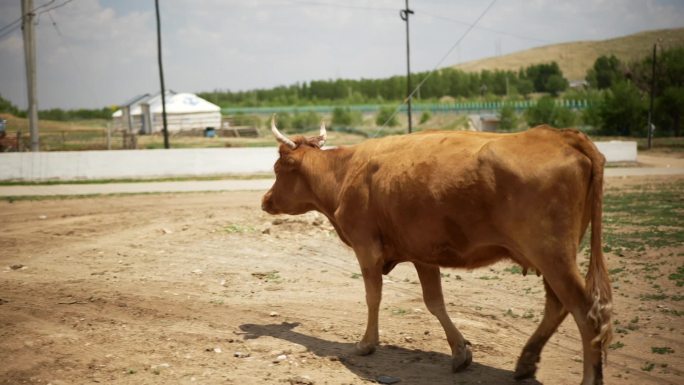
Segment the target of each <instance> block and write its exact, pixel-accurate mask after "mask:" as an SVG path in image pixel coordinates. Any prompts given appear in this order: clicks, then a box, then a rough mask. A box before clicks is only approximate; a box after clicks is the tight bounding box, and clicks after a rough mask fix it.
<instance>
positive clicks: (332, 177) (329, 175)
mask: <svg viewBox="0 0 684 385" xmlns="http://www.w3.org/2000/svg"><path fill="white" fill-rule="evenodd" d="M353 153H354V150H353V148H349V147H341V148H336V149H332V150H324V151H315V152H312V153H311V154H310V156H309V157H307V158H308V159H307V162H306V163H307V169H308V172H307V178H308V181H309V186H310V187H311V191H312V193H313V195H314V202H313V204H314V206H316V208H317V210H318V211H320V212H321V213H323V214H325V215H326V216H327V217H328V218H332V217H333V216H334V214H335V210H337V207H338V206H339V193H340V189H341V186H342V183H343V181H344V178H345V177H346V175H347V169H348V163H349V159H351V156H352V155H353Z"/></svg>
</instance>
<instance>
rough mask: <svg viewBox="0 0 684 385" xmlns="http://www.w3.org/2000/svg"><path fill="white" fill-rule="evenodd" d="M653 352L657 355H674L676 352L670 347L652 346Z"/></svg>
mask: <svg viewBox="0 0 684 385" xmlns="http://www.w3.org/2000/svg"><path fill="white" fill-rule="evenodd" d="M651 352H653V353H655V354H672V353H674V350H673V349H672V348H671V347H669V346H663V347H658V346H652V347H651Z"/></svg>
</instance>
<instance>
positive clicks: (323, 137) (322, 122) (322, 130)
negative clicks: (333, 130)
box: [318, 120, 328, 147]
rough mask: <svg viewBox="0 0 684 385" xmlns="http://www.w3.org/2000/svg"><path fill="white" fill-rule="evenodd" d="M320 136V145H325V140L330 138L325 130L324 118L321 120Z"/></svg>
mask: <svg viewBox="0 0 684 385" xmlns="http://www.w3.org/2000/svg"><path fill="white" fill-rule="evenodd" d="M319 137H320V138H321V139H320V140H319V141H318V147H323V145H324V144H325V140H326V139H327V138H328V134H327V133H326V132H325V122H324V121H322V120H321V133H320V135H319Z"/></svg>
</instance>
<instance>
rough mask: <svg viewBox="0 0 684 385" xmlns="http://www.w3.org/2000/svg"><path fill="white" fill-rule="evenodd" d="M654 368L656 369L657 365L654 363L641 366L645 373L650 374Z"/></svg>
mask: <svg viewBox="0 0 684 385" xmlns="http://www.w3.org/2000/svg"><path fill="white" fill-rule="evenodd" d="M653 368H655V364H654V363H653V362H645V363H644V364H643V365H642V366H641V370H643V371H644V372H650V371H651V370H653Z"/></svg>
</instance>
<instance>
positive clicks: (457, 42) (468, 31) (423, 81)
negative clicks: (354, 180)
mask: <svg viewBox="0 0 684 385" xmlns="http://www.w3.org/2000/svg"><path fill="white" fill-rule="evenodd" d="M496 2H497V0H492V2H491V3H489V5H488V6H487V8H485V10H484V11H483V12H482V13H481V14H480V16H478V17H477V19H475V22H474V23H472V24H471V25H470V26H469V27H468V29H466V31H465V32H464V33H463V34H462V35H461V37H459V38H458V40H456V42H455V43H454V44H453V45H452V46H451V48H449V50H448V51H447V53H446V54H444V56H442V58H441V59H439V61H438V62H437V64H435V66H434V67H433V68H432V69H431V70H430V72H428V74H427V75H426V76H425V77H424V78H423V80H421V81H420V83H418V85H417V86H416V87H415V88H414V89H413V91H412V92H411V93H410V94H409V95H408V96H407V97H406V100H408V99H410V98H411V97H413V94H415V93H416V91H418V89H420V87H421V86H422V85H423V83H425V82H426V81H427V80H428V79H429V78H430V77H431V76H432V74H434V73H435V71H436V70H437V68H439V66H441V65H442V63H443V62H444V60H446V59H447V57H449V55H451V52H453V50H454V49H455V48H456V47H457V46H458V45H459V44H461V41H463V39H465V37H466V36H468V34H469V33H470V31H472V30H473V28H475V26H477V24H478V23H479V22H480V20H482V18H483V17H484V16H485V15H486V14H487V13H488V12H489V10H490V9H492V7H493V6H494V4H495V3H496ZM406 100H404V102H405V101H406ZM402 104H403V103H402ZM399 108H401V104H400V105H398V106H397V107H396V108H395V109H394V112H393V113H392V115H391V116H390V117H389V118H387V120H386V121H385V123H383V124H382V126H380V128H378V130H377V131H375V134H373V137H376V136H377V135H378V133H379V132H380V130H382V129H383V128H385V127H386V126H387V123H389V121H390V120H392V118H394V117H395V116H396V115H397V113H398V112H399Z"/></svg>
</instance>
